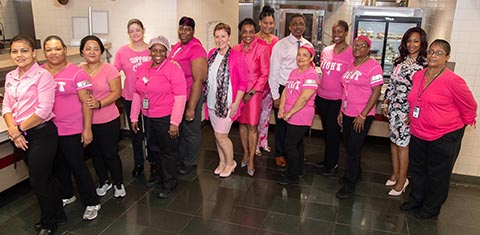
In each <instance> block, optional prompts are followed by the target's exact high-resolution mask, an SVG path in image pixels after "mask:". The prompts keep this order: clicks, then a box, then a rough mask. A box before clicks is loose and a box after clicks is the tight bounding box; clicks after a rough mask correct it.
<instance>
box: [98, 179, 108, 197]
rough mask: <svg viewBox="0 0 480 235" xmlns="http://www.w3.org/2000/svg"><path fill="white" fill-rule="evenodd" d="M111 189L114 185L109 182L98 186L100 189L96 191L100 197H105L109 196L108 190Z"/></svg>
mask: <svg viewBox="0 0 480 235" xmlns="http://www.w3.org/2000/svg"><path fill="white" fill-rule="evenodd" d="M111 188H112V184H111V183H109V182H108V181H107V182H105V183H104V184H103V185H101V186H98V188H97V189H96V190H97V195H98V196H100V197H103V196H105V194H107V192H108V190H109V189H111Z"/></svg>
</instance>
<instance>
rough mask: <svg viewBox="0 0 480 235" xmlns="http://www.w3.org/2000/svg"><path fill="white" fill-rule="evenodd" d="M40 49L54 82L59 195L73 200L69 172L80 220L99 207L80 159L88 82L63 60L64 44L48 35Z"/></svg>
mask: <svg viewBox="0 0 480 235" xmlns="http://www.w3.org/2000/svg"><path fill="white" fill-rule="evenodd" d="M43 52H44V53H45V57H46V58H47V63H45V64H43V66H42V67H43V68H45V69H46V70H48V71H49V72H50V73H51V74H52V75H53V78H54V79H55V82H56V83H57V89H56V90H55V104H54V106H53V113H55V118H54V119H53V123H55V125H56V126H57V128H58V135H59V137H58V149H57V157H56V160H55V176H56V178H57V181H58V183H59V186H60V192H61V193H62V194H63V195H62V198H63V204H64V206H65V205H66V204H68V203H71V202H72V201H74V200H75V195H74V194H73V184H72V180H71V179H72V177H71V175H72V173H73V177H74V178H75V181H76V183H77V187H78V192H79V193H80V196H81V197H82V199H83V201H84V202H85V204H86V206H87V207H86V209H85V212H84V213H83V219H84V220H94V219H95V218H96V217H97V214H98V210H100V207H101V206H100V202H99V198H98V196H97V194H95V185H94V183H93V180H92V176H91V175H90V172H89V171H88V169H87V167H86V165H85V162H84V160H83V159H84V152H83V148H84V147H85V146H87V145H88V144H90V142H91V141H92V138H93V135H92V113H93V112H92V110H91V109H89V108H88V107H86V106H85V105H83V104H84V102H85V101H86V100H87V99H88V98H89V95H90V91H89V89H91V86H92V84H90V82H89V80H88V79H89V77H88V74H86V73H85V71H83V70H82V69H80V68H79V67H77V66H76V65H74V64H72V63H69V62H68V61H67V46H66V45H65V43H64V42H63V40H62V39H61V38H60V37H58V36H56V35H51V36H48V37H47V38H46V39H45V40H44V42H43Z"/></svg>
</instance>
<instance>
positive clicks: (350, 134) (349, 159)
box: [343, 114, 373, 183]
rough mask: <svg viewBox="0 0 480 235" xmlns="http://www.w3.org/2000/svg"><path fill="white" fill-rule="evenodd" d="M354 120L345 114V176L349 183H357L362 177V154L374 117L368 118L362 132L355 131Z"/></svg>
mask: <svg viewBox="0 0 480 235" xmlns="http://www.w3.org/2000/svg"><path fill="white" fill-rule="evenodd" d="M353 120H355V117H349V116H347V115H345V114H343V136H344V142H345V149H346V150H347V156H346V166H345V168H346V169H345V170H346V171H345V176H346V177H347V180H348V181H350V182H352V183H355V182H357V180H358V177H359V176H360V155H361V153H362V147H363V142H364V141H365V138H366V137H367V133H368V130H369V129H370V125H371V124H372V122H373V116H367V119H365V123H364V125H363V130H362V131H360V132H355V131H354V129H353Z"/></svg>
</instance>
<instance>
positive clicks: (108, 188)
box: [95, 184, 113, 197]
mask: <svg viewBox="0 0 480 235" xmlns="http://www.w3.org/2000/svg"><path fill="white" fill-rule="evenodd" d="M112 186H113V184H110V186H108V187H107V190H105V192H104V193H103V194H100V193H98V191H96V190H95V191H96V193H97V195H98V196H100V197H103V196H105V195H106V194H107V192H108V190H110V189H111V188H112Z"/></svg>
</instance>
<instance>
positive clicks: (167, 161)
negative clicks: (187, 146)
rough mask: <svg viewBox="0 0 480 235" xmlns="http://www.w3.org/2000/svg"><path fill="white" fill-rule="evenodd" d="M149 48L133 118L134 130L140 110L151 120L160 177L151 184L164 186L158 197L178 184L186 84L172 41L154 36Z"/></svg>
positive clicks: (151, 143) (140, 72)
mask: <svg viewBox="0 0 480 235" xmlns="http://www.w3.org/2000/svg"><path fill="white" fill-rule="evenodd" d="M148 48H149V50H150V56H151V57H152V59H151V61H150V62H146V63H145V64H144V65H142V66H141V67H140V69H139V70H138V73H137V76H138V78H137V82H136V86H135V87H136V89H135V92H134V93H133V101H132V112H131V114H130V116H131V117H130V118H131V119H132V128H133V130H134V131H136V130H137V131H138V129H139V127H138V115H139V113H140V110H141V111H142V114H143V115H144V116H146V117H148V119H149V121H150V133H151V135H150V138H149V140H148V142H149V143H148V148H149V149H150V152H151V153H152V154H153V157H154V158H155V162H156V164H155V166H156V167H157V169H156V170H157V177H156V178H155V179H151V181H150V182H149V183H150V185H153V184H160V185H161V189H160V191H159V192H158V194H157V196H158V197H159V198H161V199H164V198H168V197H170V195H172V193H173V191H174V190H175V187H176V186H177V179H176V168H177V146H178V137H179V134H180V130H179V128H178V127H179V125H180V123H181V122H182V118H183V111H184V109H185V101H186V93H187V85H186V84H187V83H186V81H185V75H184V73H183V70H182V68H181V67H180V65H178V64H177V62H175V61H173V60H170V59H167V55H168V52H169V49H170V44H169V43H168V40H167V39H166V38H165V37H164V36H158V37H155V38H153V39H151V40H150V42H149V43H148Z"/></svg>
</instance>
